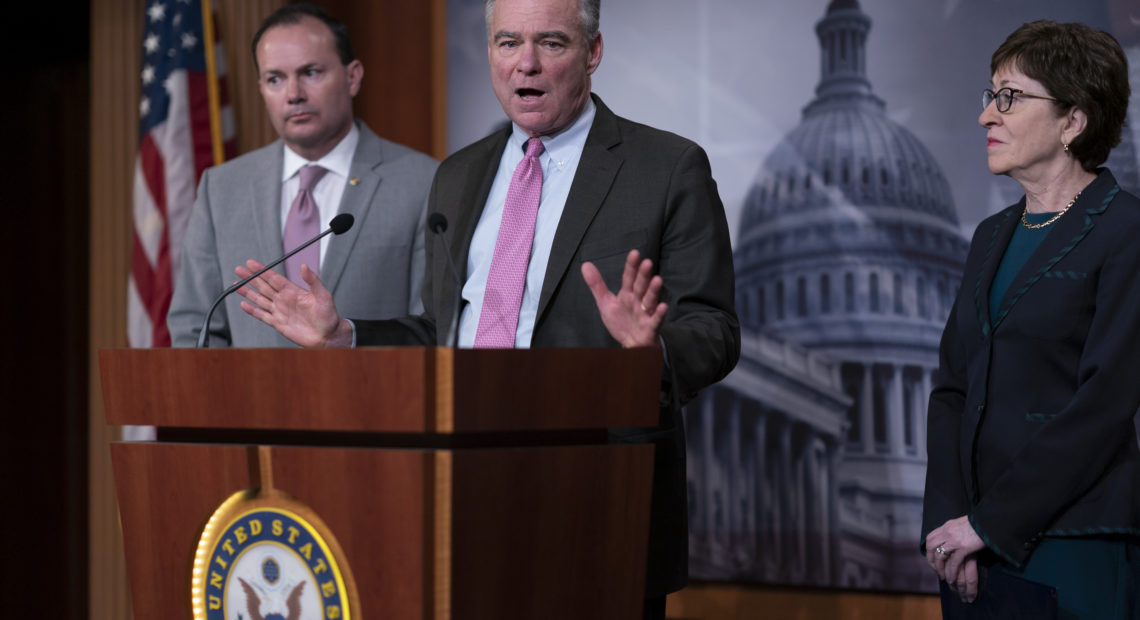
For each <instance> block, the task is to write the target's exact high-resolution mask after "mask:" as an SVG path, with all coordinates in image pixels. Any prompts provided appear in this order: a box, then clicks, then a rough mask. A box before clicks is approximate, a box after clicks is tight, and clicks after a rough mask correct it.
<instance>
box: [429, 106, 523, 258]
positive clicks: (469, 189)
mask: <svg viewBox="0 0 1140 620" xmlns="http://www.w3.org/2000/svg"><path fill="white" fill-rule="evenodd" d="M510 132H511V130H510V128H509V127H508V128H507V129H506V130H505V131H501V132H499V133H498V134H497V135H495V136H493V138H492V139H491V140H488V141H487V142H486V146H487V149H486V151H485V156H484V157H482V158H481V159H482V160H483V161H482V163H471V164H468V169H467V170H464V171H462V174H460V175H456V176H457V178H462V179H463V184H462V186H461V187H457V188H455V189H456V190H458V191H457V193H455V194H452V195H451V200H450V203H451V204H447V203H444V204H447V207H449V208H450V209H452V213H453V214H454V215H453V217H452V222H451V226H452V227H453V230H454V232H453V233H452V237H451V240H452V242H453V243H452V245H451V253H452V257H453V258H454V259H455V265H456V268H458V269H459V277H460V278H462V279H463V280H466V279H467V255H468V253H469V251H470V248H471V238H472V237H474V236H475V226H476V225H477V224H478V223H479V219H480V218H481V217H483V210H484V209H485V208H486V206H487V196H489V195H490V193H491V185H492V184H493V183H494V182H495V175H496V173H497V172H498V170H499V162H500V160H501V159H502V157H503V149H504V148H506V147H507V139H508V138H509V137H510V135H511V134H510ZM475 161H476V162H478V161H479V160H478V159H476V160H475ZM480 167H482V169H481V170H480Z"/></svg>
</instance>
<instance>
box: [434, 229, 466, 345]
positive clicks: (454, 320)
mask: <svg viewBox="0 0 1140 620" xmlns="http://www.w3.org/2000/svg"><path fill="white" fill-rule="evenodd" d="M428 229H429V230H431V231H432V232H433V233H435V234H436V236H438V237H439V240H440V241H442V242H443V250H444V252H445V253H446V254H447V266H448V267H449V268H450V269H451V277H452V279H454V280H455V311H454V312H452V313H451V327H450V330H451V331H449V332H448V334H450V335H451V338H449V340H450V341H451V348H453V349H454V348H457V347H458V346H459V302H460V299H461V297H462V295H463V285H462V284H460V282H459V270H458V269H456V268H455V259H453V258H452V257H451V246H450V245H449V244H448V243H447V237H444V236H443V233H445V232H447V217H446V216H445V215H444V214H442V213H440V212H439V211H436V212H435V213H432V214H431V215H429V216H428Z"/></svg>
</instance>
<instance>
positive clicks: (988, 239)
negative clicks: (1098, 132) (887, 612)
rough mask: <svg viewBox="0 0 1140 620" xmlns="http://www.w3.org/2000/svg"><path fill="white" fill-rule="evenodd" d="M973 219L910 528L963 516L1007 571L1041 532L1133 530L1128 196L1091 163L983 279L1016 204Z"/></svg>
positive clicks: (1139, 338)
mask: <svg viewBox="0 0 1140 620" xmlns="http://www.w3.org/2000/svg"><path fill="white" fill-rule="evenodd" d="M1024 206H1025V203H1024V198H1023V199H1022V202H1020V203H1018V204H1016V205H1014V206H1012V207H1009V208H1008V209H1005V210H1004V211H1001V212H1000V213H998V214H996V215H994V216H991V217H989V218H987V219H985V220H984V221H982V223H981V224H979V225H978V228H977V231H976V232H975V233H974V239H973V241H972V242H971V245H970V253H969V256H968V258H967V259H966V268H965V274H964V275H963V277H962V287H961V289H960V291H959V293H958V298H957V300H956V301H955V303H954V307H953V309H952V310H951V313H950V319H949V321H948V322H947V324H946V330H945V332H944V333H943V336H942V346H941V359H940V366H939V371H938V375H939V376H938V382H937V384H936V386H935V388H934V391H933V393H932V394H931V397H930V409H929V424H928V434H927V446H928V452H929V465H928V467H927V474H926V495H925V498H924V502H923V523H922V536H923V539H924V540H925V538H926V535H927V534H928V533H929V532H930V531H931V530H933V529H934V528H937V527H939V526H941V525H942V524H943V523H944V522H945V521H947V520H948V519H953V518H957V517H961V516H963V515H969V518H970V522H971V523H972V524H973V526H974V529H975V530H977V532H978V534H979V535H980V536H981V538H982V540H984V541H985V543H986V546H987V547H988V548H989V549H990V550H991V551H993V552H994V553H995V554H996V555H997V556H998V557H1000V558H1001V559H1002V560H1004V561H1005V562H1008V563H1009V564H1012V565H1014V566H1017V567H1020V566H1021V565H1022V564H1023V563H1024V562H1025V561H1026V559H1027V558H1028V557H1029V555H1030V553H1032V551H1033V549H1034V548H1035V546H1036V543H1037V542H1038V541H1039V540H1040V539H1041V538H1042V537H1043V536H1094V535H1119V536H1135V537H1140V448H1138V446H1137V437H1136V431H1135V428H1134V422H1133V417H1134V415H1135V414H1136V411H1137V408H1138V407H1140V200H1138V199H1137V198H1136V197H1135V196H1133V195H1131V194H1128V193H1127V192H1123V191H1121V190H1120V187H1119V186H1118V185H1117V183H1116V179H1114V178H1113V176H1112V173H1110V172H1108V171H1107V170H1103V169H1102V170H1100V171H1099V174H1098V176H1097V178H1096V179H1095V180H1094V181H1093V182H1092V183H1091V184H1089V186H1088V187H1087V188H1085V190H1084V191H1083V192H1082V194H1081V196H1080V199H1079V200H1078V201H1077V202H1076V203H1075V204H1074V205H1073V206H1072V208H1070V209H1069V211H1068V212H1067V213H1065V215H1063V216H1062V217H1061V218H1060V219H1059V220H1057V222H1056V223H1055V224H1053V228H1052V230H1050V231H1049V233H1048V234H1047V235H1046V237H1045V239H1044V240H1043V241H1042V242H1041V245H1040V246H1039V247H1038V248H1037V250H1036V251H1035V252H1034V253H1033V255H1032V256H1031V257H1030V258H1029V260H1028V262H1026V264H1025V266H1024V267H1023V268H1022V269H1021V271H1020V272H1019V273H1018V274H1017V277H1016V278H1015V279H1014V281H1013V283H1012V284H1011V285H1010V287H1009V290H1008V291H1007V292H1006V294H1005V297H1004V298H1003V299H1002V302H1001V307H1000V308H999V309H998V312H997V318H996V319H995V320H994V321H993V322H992V323H991V322H990V318H989V317H990V308H989V302H988V300H989V290H990V285H991V283H992V282H993V278H994V274H995V273H996V271H997V268H998V264H999V263H1000V262H1001V259H1002V255H1003V254H1004V252H1005V248H1006V247H1007V246H1008V244H1009V240H1010V238H1011V236H1012V235H1013V231H1014V229H1015V228H1016V227H1017V226H1019V221H1020V217H1021V213H1022V209H1023V208H1024Z"/></svg>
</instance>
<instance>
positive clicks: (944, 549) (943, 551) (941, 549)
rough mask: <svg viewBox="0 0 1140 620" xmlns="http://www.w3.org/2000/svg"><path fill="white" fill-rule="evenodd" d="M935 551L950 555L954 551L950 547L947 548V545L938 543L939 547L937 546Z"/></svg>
mask: <svg viewBox="0 0 1140 620" xmlns="http://www.w3.org/2000/svg"><path fill="white" fill-rule="evenodd" d="M934 552H935V553H937V554H938V555H950V554H951V553H952V551H951V550H950V549H947V548H946V547H943V546H942V545H938V546H937V547H935V548H934Z"/></svg>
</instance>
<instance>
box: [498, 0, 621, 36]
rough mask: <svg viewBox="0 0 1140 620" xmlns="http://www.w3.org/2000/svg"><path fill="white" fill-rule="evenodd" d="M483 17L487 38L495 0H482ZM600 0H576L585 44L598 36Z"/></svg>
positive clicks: (600, 12) (600, 10)
mask: <svg viewBox="0 0 1140 620" xmlns="http://www.w3.org/2000/svg"><path fill="white" fill-rule="evenodd" d="M483 9H484V10H485V12H486V13H485V16H484V18H485V19H486V21H487V38H488V39H489V38H491V37H492V36H494V33H492V32H491V18H492V17H493V16H494V13H495V0H483ZM601 14H602V0H578V21H580V22H582V34H583V35H584V36H585V38H586V44H587V45H589V44H590V43H593V42H594V39H596V38H598V24H599V23H600V22H601V19H602V17H601Z"/></svg>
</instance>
